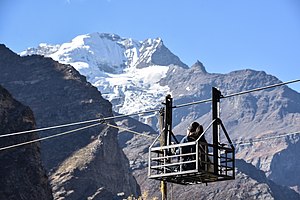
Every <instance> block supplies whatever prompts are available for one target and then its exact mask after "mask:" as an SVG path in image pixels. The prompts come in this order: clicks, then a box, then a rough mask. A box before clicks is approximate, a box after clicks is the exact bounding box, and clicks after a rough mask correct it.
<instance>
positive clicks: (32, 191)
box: [0, 86, 53, 200]
mask: <svg viewBox="0 0 300 200" xmlns="http://www.w3.org/2000/svg"><path fill="white" fill-rule="evenodd" d="M34 126H35V121H34V117H33V113H32V111H31V110H30V109H29V107H26V106H24V105H22V104H21V103H19V102H18V101H16V100H14V99H13V98H12V96H11V95H10V94H9V93H8V91H7V90H5V89H4V88H2V87H1V86H0V134H1V135H3V134H8V133H13V132H19V131H24V130H29V129H33V128H34ZM36 138H37V135H36V134H35V133H30V134H23V135H17V136H10V137H3V138H0V148H2V147H6V146H9V145H13V144H18V143H22V142H25V141H29V140H33V139H36ZM0 163H1V165H0V177H1V178H0V199H3V200H4V199H9V200H28V199H31V200H51V199H53V197H52V191H51V187H50V184H49V182H48V178H47V176H46V172H45V170H44V169H43V167H42V162H41V157H40V146H39V144H38V143H34V144H30V145H26V146H22V147H16V148H12V149H6V150H2V151H0Z"/></svg>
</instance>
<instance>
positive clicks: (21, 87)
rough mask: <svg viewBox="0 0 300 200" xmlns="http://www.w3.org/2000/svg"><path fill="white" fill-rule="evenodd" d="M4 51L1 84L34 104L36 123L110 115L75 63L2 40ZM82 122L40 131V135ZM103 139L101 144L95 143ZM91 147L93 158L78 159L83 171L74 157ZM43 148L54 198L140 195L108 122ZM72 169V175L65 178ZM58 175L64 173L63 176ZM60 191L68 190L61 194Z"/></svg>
mask: <svg viewBox="0 0 300 200" xmlns="http://www.w3.org/2000/svg"><path fill="white" fill-rule="evenodd" d="M0 55H1V56H0V65H1V73H0V83H1V84H3V85H4V86H5V87H6V88H7V89H8V90H9V91H10V92H11V93H12V94H13V95H14V96H15V97H16V99H18V100H19V101H21V102H23V103H25V104H26V105H29V106H30V107H31V108H32V110H33V112H34V115H35V118H36V123H37V128H41V127H48V126H54V125H58V124H66V123H71V122H78V121H85V120H89V119H95V118H99V117H101V116H104V117H108V116H112V110H111V104H110V103H109V102H108V101H107V100H105V99H103V98H102V96H101V94H100V92H98V91H97V89H96V88H95V87H93V86H92V85H91V84H90V83H88V82H86V79H85V77H84V76H81V75H80V74H79V73H78V72H77V71H76V70H75V69H74V68H73V67H71V66H69V65H62V64H59V63H58V62H55V61H53V60H52V59H50V58H44V57H42V56H27V57H20V56H18V55H16V54H14V53H13V52H11V51H10V50H9V49H7V48H6V47H5V46H4V45H1V46H0ZM110 123H114V122H113V121H111V122H110ZM88 125H89V124H88ZM78 127H79V126H73V127H68V128H63V129H59V130H53V131H48V132H42V133H41V134H40V136H41V137H44V136H47V135H53V134H56V133H61V132H63V131H67V130H70V129H75V128H78ZM80 127H82V126H80ZM99 141H101V142H100V143H101V144H98V143H97V142H99ZM93 144H94V145H93ZM96 144H97V145H96ZM91 149H96V150H95V151H96V152H98V153H95V154H92V155H93V156H90V159H86V158H80V159H86V162H87V163H85V164H84V165H85V166H87V168H88V169H87V170H86V171H85V170H83V171H82V168H81V167H82V165H83V164H82V163H77V162H74V161H72V160H73V159H75V160H76V159H77V158H78V157H80V155H84V154H81V153H82V152H89V151H91ZM93 151H94V150H93ZM41 153H42V160H43V163H44V165H45V167H46V169H47V170H48V172H49V174H50V175H51V185H52V187H53V191H54V197H55V199H62V196H64V198H65V199H72V197H73V196H72V195H74V196H76V198H78V199H84V198H87V197H93V198H94V199H101V198H104V197H103V196H107V195H108V194H109V195H111V196H114V197H116V198H117V197H118V195H117V194H118V193H123V194H124V196H129V195H134V196H138V195H139V193H140V190H139V186H138V185H137V183H136V180H135V179H134V177H133V176H132V174H131V172H130V171H129V164H128V160H127V158H126V156H125V155H124V153H123V152H122V149H120V148H119V146H118V142H117V132H116V130H114V129H106V126H105V125H100V126H96V127H93V128H89V129H85V130H82V131H78V132H76V133H73V134H69V135H64V136H62V137H58V138H55V139H52V140H47V141H45V142H42V145H41ZM108 158H109V159H108ZM66 163H69V164H70V166H68V164H66ZM69 169H70V171H68V170H69ZM90 169H91V170H90ZM92 169H93V170H92ZM110 169H112V170H114V171H110ZM74 172H76V173H75V174H74ZM79 172H80V173H79ZM61 173H63V174H64V173H65V174H64V175H62V174H61ZM69 174H71V176H72V177H73V178H67V176H68V175H69ZM73 175H74V176H73ZM59 176H63V177H64V178H62V179H59V178H58V177H59ZM78 180H81V181H83V180H84V181H85V182H84V181H83V182H81V183H82V187H83V186H84V187H83V188H86V189H87V190H83V189H82V188H79V187H78V185H77V184H75V183H77V181H78ZM85 183H88V185H86V184H85ZM66 185H67V186H66ZM65 186H66V187H65ZM62 187H65V188H64V189H62ZM61 191H66V193H62V194H63V195H61V194H60V192H61ZM71 191H73V192H71ZM71 193H72V195H71V196H70V194H71ZM102 193H103V194H102ZM104 193H105V194H104ZM69 196H70V197H69ZM74 198H75V197H74Z"/></svg>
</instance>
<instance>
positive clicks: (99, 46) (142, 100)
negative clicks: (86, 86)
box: [21, 33, 170, 122]
mask: <svg viewBox="0 0 300 200" xmlns="http://www.w3.org/2000/svg"><path fill="white" fill-rule="evenodd" d="M160 44H162V40H161V39H160V38H156V39H147V40H145V41H143V42H140V41H136V40H133V39H131V38H121V37H120V36H118V35H116V34H107V33H92V34H86V35H80V36H77V37H75V38H74V39H73V40H72V41H70V42H67V43H64V44H61V45H49V44H45V43H41V44H40V45H39V46H38V47H37V48H29V49H27V50H26V51H24V52H22V53H21V55H22V56H25V55H31V54H40V55H44V56H46V57H51V58H52V59H54V60H56V61H58V62H60V63H63V64H70V65H72V66H73V67H74V68H75V69H76V70H78V71H79V72H80V73H81V74H82V75H84V76H86V77H87V80H88V81H89V82H90V83H91V84H93V85H94V86H95V87H97V88H98V90H99V91H100V92H101V93H102V94H103V96H104V97H105V98H107V99H108V100H109V101H111V102H112V104H113V109H114V111H116V112H119V113H123V114H128V113H134V112H139V111H145V110H149V109H154V108H157V106H161V102H162V101H163V100H164V97H165V95H166V94H167V93H168V94H169V93H170V89H169V88H168V87H167V86H161V85H160V84H159V81H160V80H161V79H162V78H163V77H165V75H166V73H167V71H168V69H169V67H168V66H158V65H151V55H152V54H153V53H154V52H155V50H156V48H157V47H159V45H160ZM141 62H143V63H148V64H149V65H146V66H147V67H143V68H137V67H136V66H137V65H138V64H139V63H141ZM149 117H150V116H148V118H149ZM143 119H144V120H145V121H144V122H146V120H147V117H143Z"/></svg>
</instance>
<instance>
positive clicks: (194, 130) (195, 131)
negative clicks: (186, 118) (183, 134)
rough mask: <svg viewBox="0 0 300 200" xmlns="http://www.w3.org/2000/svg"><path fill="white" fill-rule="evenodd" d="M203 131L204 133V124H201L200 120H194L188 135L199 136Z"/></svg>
mask: <svg viewBox="0 0 300 200" xmlns="http://www.w3.org/2000/svg"><path fill="white" fill-rule="evenodd" d="M201 133H203V126H202V125H200V124H199V123H198V122H193V123H191V125H190V126H189V127H188V130H187V135H188V136H193V137H195V138H198V137H199V136H200V134H201Z"/></svg>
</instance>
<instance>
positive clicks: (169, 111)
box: [165, 95, 173, 145]
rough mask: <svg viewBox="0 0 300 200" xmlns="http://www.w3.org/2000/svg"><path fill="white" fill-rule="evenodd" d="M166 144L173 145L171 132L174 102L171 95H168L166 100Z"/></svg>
mask: <svg viewBox="0 0 300 200" xmlns="http://www.w3.org/2000/svg"><path fill="white" fill-rule="evenodd" d="M165 103H166V104H165V106H166V108H165V110H166V112H165V145H171V132H172V107H173V105H172V103H173V99H172V98H171V95H167V96H166V102H165Z"/></svg>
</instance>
